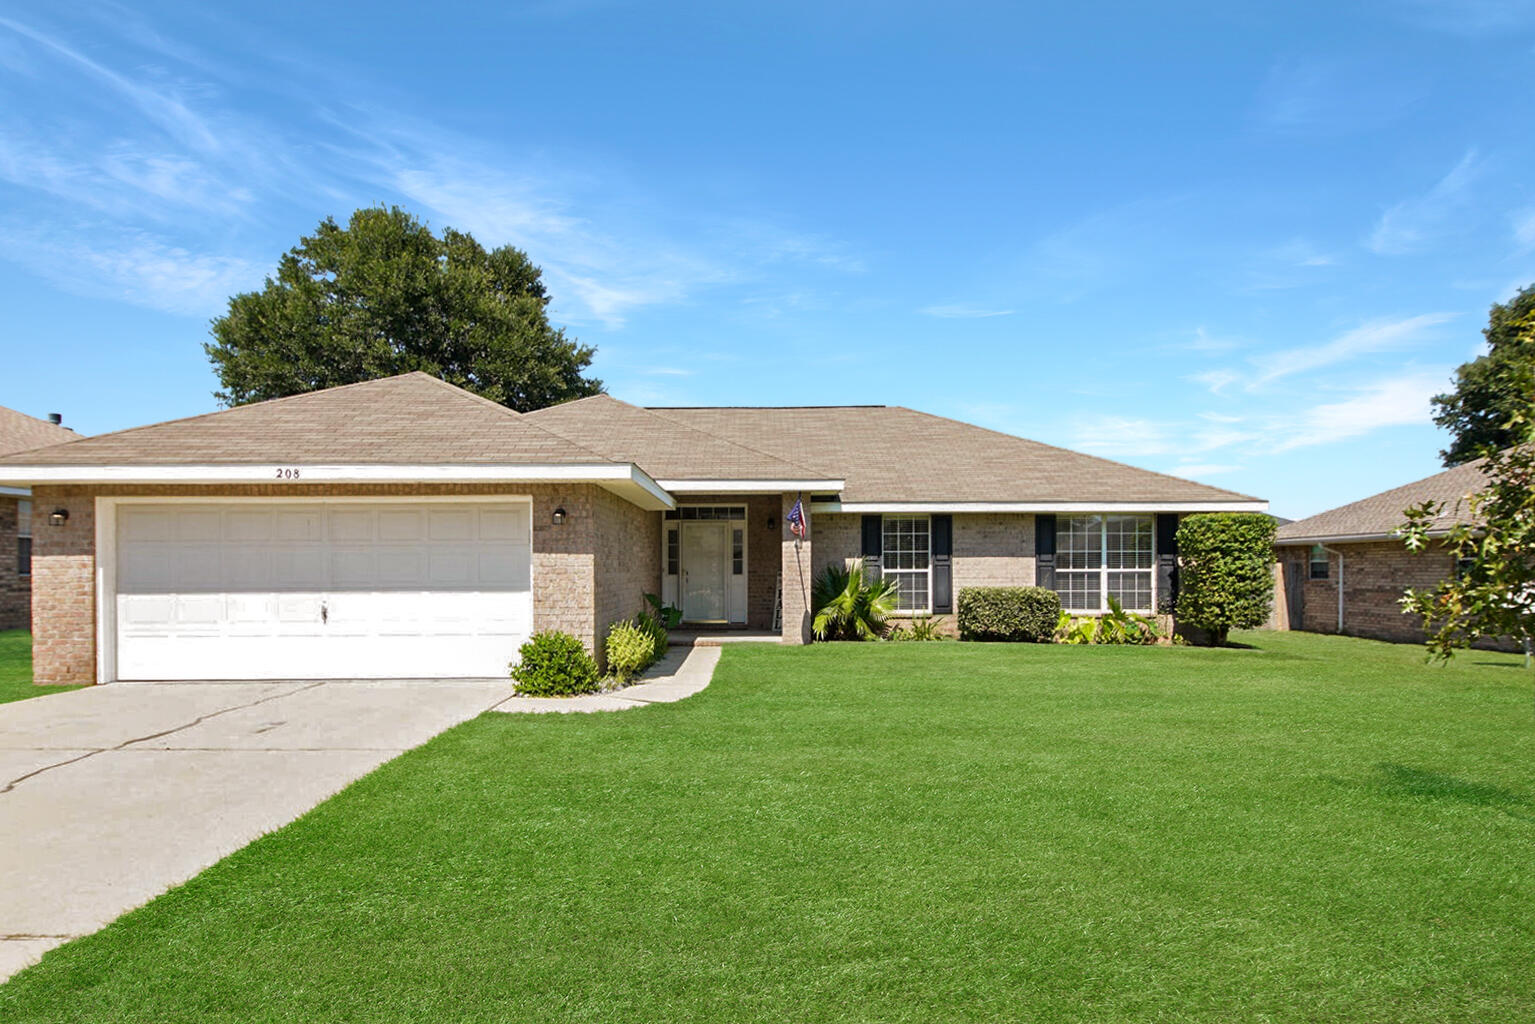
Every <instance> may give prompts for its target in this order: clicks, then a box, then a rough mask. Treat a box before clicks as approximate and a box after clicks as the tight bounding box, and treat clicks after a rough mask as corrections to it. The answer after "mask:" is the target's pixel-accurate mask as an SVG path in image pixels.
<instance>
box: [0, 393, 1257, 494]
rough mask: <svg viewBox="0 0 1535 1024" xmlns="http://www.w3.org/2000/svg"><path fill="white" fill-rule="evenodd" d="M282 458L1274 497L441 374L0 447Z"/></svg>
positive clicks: (892, 490)
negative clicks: (469, 382) (515, 402)
mask: <svg viewBox="0 0 1535 1024" xmlns="http://www.w3.org/2000/svg"><path fill="white" fill-rule="evenodd" d="M7 466H10V467H16V468H15V469H14V470H13V471H12V473H11V474H10V476H9V477H8V476H7V473H6V471H5V467H7ZM282 467H295V468H298V469H299V470H300V471H301V472H302V473H303V477H302V479H304V480H307V481H348V482H360V481H365V480H389V481H407V480H408V481H449V480H489V479H495V480H507V481H511V480H524V481H529V482H532V481H535V480H543V481H555V480H572V481H574V480H578V479H579V480H590V481H593V482H604V481H606V482H605V483H604V486H608V487H609V488H610V489H613V490H615V491H618V492H619V493H624V494H625V495H626V496H629V497H631V498H635V500H639V501H641V502H643V503H646V504H647V505H653V504H654V503H656V502H659V503H661V504H663V505H669V504H671V502H672V499H671V497H670V496H669V494H668V493H667V492H669V491H675V492H678V493H686V492H692V493H701V492H707V491H714V490H718V491H731V490H734V491H737V492H746V491H750V490H752V489H753V487H755V489H757V490H759V491H760V490H768V491H773V490H778V491H785V490H804V491H805V492H807V494H806V497H807V498H808V497H811V496H812V495H825V494H832V493H835V494H839V495H840V497H839V498H837V499H836V501H838V502H840V506H841V507H842V508H844V509H846V510H847V511H860V510H862V511H869V512H874V511H881V510H882V509H881V508H880V507H877V506H879V505H886V506H890V507H889V508H886V509H883V510H886V511H894V510H897V509H899V508H907V507H913V506H917V505H921V506H923V507H924V508H926V509H928V510H930V511H945V510H949V509H947V508H945V506H946V505H948V506H954V508H953V510H955V511H959V510H965V509H974V510H976V511H985V510H987V509H988V508H994V509H995V510H997V511H1003V510H1007V511H1057V510H1061V511H1065V510H1071V509H1074V508H1077V509H1084V510H1090V509H1098V508H1126V509H1137V510H1142V511H1149V510H1152V509H1153V508H1155V509H1157V510H1163V509H1166V510H1186V511H1188V510H1213V509H1217V508H1241V509H1252V510H1254V511H1258V510H1261V509H1262V508H1263V507H1264V503H1263V502H1262V501H1261V500H1260V499H1256V498H1250V497H1248V496H1247V495H1244V494H1238V493H1236V492H1234V491H1228V490H1223V489H1221V488H1218V487H1210V486H1207V485H1205V484H1199V483H1194V482H1193V481H1190V480H1183V479H1179V478H1177V477H1172V476H1166V475H1164V474H1161V473H1153V472H1150V471H1148V470H1144V469H1136V468H1134V467H1132V466H1126V465H1124V464H1122V463H1118V462H1110V461H1109V460H1107V459H1100V458H1096V457H1094V456H1091V455H1084V454H1081V453H1079V452H1073V451H1068V450H1066V449H1063V448H1055V447H1051V446H1050V445H1045V444H1040V443H1038V442H1035V441H1026V440H1024V439H1023V438H1019V437H1013V436H1011V435H1009V434H1001V433H997V432H996V431H991V430H985V429H983V428H981V427H976V426H971V425H970V424H968V423H960V422H958V421H956V420H949V419H944V418H942V417H939V416H931V415H928V414H926V413H921V412H916V411H913V410H911V409H905V408H901V407H899V406H836V407H809V408H793V407H790V408H692V409H663V408H656V409H645V408H641V407H639V406H635V405H630V404H628V403H626V402H621V401H619V400H618V399H615V398H612V397H610V396H607V395H599V396H596V397H593V398H587V399H582V400H579V401H574V402H569V403H566V404H564V405H559V406H555V407H553V408H549V409H541V410H538V411H536V412H532V413H527V414H519V413H517V412H514V411H512V410H510V409H507V408H505V407H503V406H500V405H497V404H496V403H494V402H491V401H489V400H487V399H484V398H480V397H478V396H476V395H473V394H470V393H469V392H467V391H464V390H462V389H461V388H457V387H454V386H452V385H450V384H446V383H444V382H443V381H440V380H438V379H436V378H435V377H432V376H429V375H428V374H425V373H408V374H403V375H401V376H398V377H387V378H383V379H380V380H372V381H367V382H364V383H361V384H351V385H347V386H344V387H338V388H330V389H328V390H325V391H315V392H309V393H307V394H302V395H294V396H292V397H289V398H280V399H276V400H273V401H269V402H260V403H255V404H252V405H244V406H237V407H235V408H233V409H226V410H223V411H221V412H214V413H208V414H205V415H202V416H193V417H191V418H189V419H182V420H173V421H171V422H168V423H159V424H155V425H153V426H147V427H137V428H134V429H132V430H123V431H119V432H117V433H113V434H103V435H100V436H97V437H92V438H83V439H77V440H73V441H71V442H70V443H68V444H61V445H55V446H53V447H50V448H46V449H43V450H41V451H35V452H30V453H27V455H25V456H11V457H0V481H4V480H6V479H27V480H30V481H31V482H49V481H51V482H106V481H122V482H161V481H172V480H175V481H186V482H203V483H246V482H258V481H261V480H266V479H273V477H272V475H271V474H272V472H273V471H274V470H280V469H281V468H282ZM280 479H284V480H287V479H292V478H291V477H280ZM732 484H733V485H734V486H731V485H732Z"/></svg>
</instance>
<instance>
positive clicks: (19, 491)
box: [0, 487, 32, 498]
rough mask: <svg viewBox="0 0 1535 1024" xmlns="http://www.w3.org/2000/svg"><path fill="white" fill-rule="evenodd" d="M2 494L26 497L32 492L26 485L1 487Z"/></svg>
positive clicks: (0, 492)
mask: <svg viewBox="0 0 1535 1024" xmlns="http://www.w3.org/2000/svg"><path fill="white" fill-rule="evenodd" d="M0 494H3V495H6V496H7V497H16V498H25V497H29V496H30V495H31V494H32V492H31V491H30V490H28V489H27V488H25V487H0Z"/></svg>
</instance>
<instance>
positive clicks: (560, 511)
mask: <svg viewBox="0 0 1535 1024" xmlns="http://www.w3.org/2000/svg"><path fill="white" fill-rule="evenodd" d="M554 525H555V526H564V525H565V506H564V505H561V506H560V507H559V508H557V509H555V510H554Z"/></svg>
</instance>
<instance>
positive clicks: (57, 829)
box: [0, 680, 512, 979]
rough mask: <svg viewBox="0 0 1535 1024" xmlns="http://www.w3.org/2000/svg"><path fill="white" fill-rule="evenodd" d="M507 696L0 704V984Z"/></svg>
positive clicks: (461, 689)
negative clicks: (43, 955)
mask: <svg viewBox="0 0 1535 1024" xmlns="http://www.w3.org/2000/svg"><path fill="white" fill-rule="evenodd" d="M511 693H512V684H511V681H510V680H507V681H504V682H503V681H499V680H488V681H484V682H480V681H453V682H440V681H396V680H390V681H384V682H371V681H369V682H325V683H303V682H284V683H115V684H113V685H110V686H95V687H89V688H87V689H84V690H76V691H74V692H72V693H63V694H54V695H52V696H48V697H39V698H34V699H31V700H24V701H20V702H17V703H14V704H5V705H0V979H4V978H7V977H9V976H10V975H12V974H14V973H15V972H16V971H18V970H20V969H21V968H22V967H25V966H26V965H28V964H30V963H33V962H35V961H36V960H37V959H38V958H39V957H40V956H42V954H43V952H44V951H45V950H48V949H51V948H53V947H54V946H57V945H60V944H61V943H63V942H65V941H67V940H69V939H71V938H74V937H76V936H79V935H85V934H89V933H90V932H93V931H96V930H97V929H98V928H101V927H102V926H103V925H105V924H107V923H108V922H110V921H112V920H113V919H114V918H116V917H118V916H119V915H121V914H123V913H124V912H125V911H128V910H131V909H132V908H134V907H136V906H139V905H140V904H142V903H145V902H147V901H149V900H150V899H152V898H154V897H155V896H157V895H159V894H160V893H162V892H164V891H165V890H167V889H169V888H170V887H172V886H174V885H176V884H178V883H180V882H184V881H186V880H187V879H188V878H191V877H192V876H193V875H195V874H197V873H198V872H199V871H201V870H202V869H203V868H205V867H207V866H208V865H210V864H212V863H214V862H215V861H217V860H219V859H220V858H222V857H224V856H226V855H227V854H229V853H232V852H234V851H235V850H238V849H239V848H240V847H242V846H244V845H246V844H247V843H249V842H250V841H251V840H253V839H256V838H257V837H259V836H261V835H263V834H264V833H266V832H270V831H271V830H273V829H275V828H277V827H279V826H281V825H284V824H286V823H287V822H289V821H292V820H293V819H294V818H296V817H298V816H299V815H301V814H303V813H304V812H305V811H307V810H309V809H310V808H311V807H313V806H314V805H315V804H317V803H319V802H320V801H321V800H324V799H325V798H326V797H328V796H331V795H332V794H334V793H336V792H337V791H338V790H340V789H341V788H342V787H344V786H346V785H347V784H348V783H350V782H352V781H353V780H355V779H357V778H359V777H360V776H362V775H364V774H366V773H367V772H369V771H371V770H373V769H374V768H376V767H378V765H380V764H382V763H383V762H385V761H387V760H389V759H390V758H392V757H394V756H396V755H397V754H400V753H402V752H404V751H406V750H409V749H410V748H411V747H415V746H418V745H420V744H422V743H425V742H426V741H427V740H429V739H431V738H432V737H433V736H435V735H437V734H438V733H439V732H442V731H443V730H444V729H447V728H449V727H450V726H453V725H456V724H458V723H459V722H462V721H464V720H466V719H468V718H472V717H474V716H475V715H477V714H479V713H480V712H482V711H485V710H488V709H489V708H491V707H493V706H495V705H496V704H499V703H500V702H502V701H503V700H505V699H506V698H507V697H509V696H510V695H511Z"/></svg>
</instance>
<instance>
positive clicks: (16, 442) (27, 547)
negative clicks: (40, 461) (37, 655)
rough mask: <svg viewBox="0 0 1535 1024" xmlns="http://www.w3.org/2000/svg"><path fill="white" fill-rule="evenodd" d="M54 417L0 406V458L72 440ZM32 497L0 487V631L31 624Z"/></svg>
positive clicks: (23, 491) (74, 436)
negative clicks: (29, 413)
mask: <svg viewBox="0 0 1535 1024" xmlns="http://www.w3.org/2000/svg"><path fill="white" fill-rule="evenodd" d="M59 419H60V417H59V416H58V414H56V413H55V414H54V415H52V416H50V417H49V418H48V419H46V420H39V419H34V418H33V417H31V416H28V415H26V414H25V413H19V412H17V411H16V410H15V409H7V408H5V407H4V406H0V455H10V454H12V453H15V452H24V451H28V450H30V449H32V448H43V447H46V446H49V445H55V444H59V443H60V442H63V441H73V440H76V439H77V438H79V436H80V435H79V434H76V433H75V432H74V431H73V430H69V429H67V428H65V427H62V426H60V425H59ZM31 498H32V495H31V492H29V491H28V490H27V489H26V488H25V487H14V486H3V485H0V629H26V628H27V626H28V625H29V624H30V623H31V621H32V500H31Z"/></svg>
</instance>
